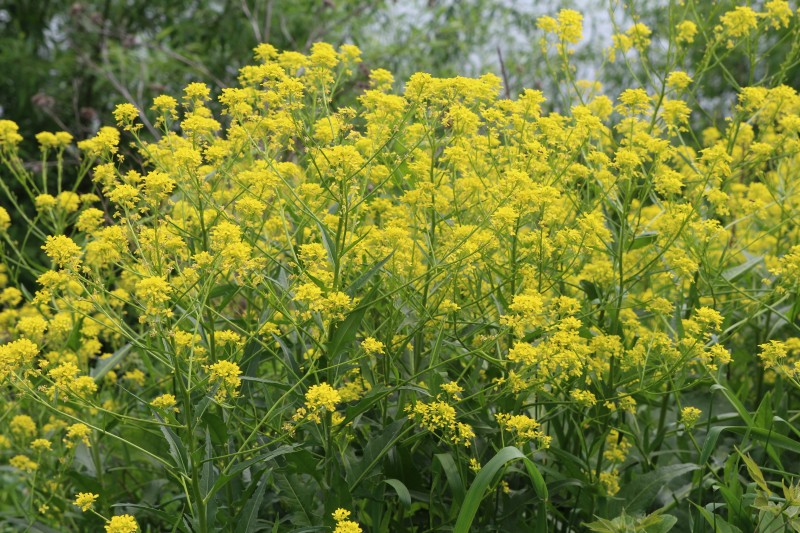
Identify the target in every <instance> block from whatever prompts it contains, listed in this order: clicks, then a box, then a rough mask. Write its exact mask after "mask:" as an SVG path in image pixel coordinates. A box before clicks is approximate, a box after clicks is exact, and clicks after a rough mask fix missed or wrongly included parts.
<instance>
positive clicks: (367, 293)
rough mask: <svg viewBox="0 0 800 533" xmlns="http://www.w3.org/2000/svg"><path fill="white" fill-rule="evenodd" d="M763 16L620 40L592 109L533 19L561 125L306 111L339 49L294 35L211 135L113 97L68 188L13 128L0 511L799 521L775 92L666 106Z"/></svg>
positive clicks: (5, 214) (485, 99)
mask: <svg viewBox="0 0 800 533" xmlns="http://www.w3.org/2000/svg"><path fill="white" fill-rule="evenodd" d="M687 4H689V5H690V6H691V3H690V2H687ZM786 9H788V4H786V2H782V1H780V0H777V1H776V0H773V1H771V2H768V3H767V4H766V6H765V7H764V10H763V11H762V12H756V11H754V10H752V9H751V8H746V7H739V8H737V9H735V10H733V11H730V12H727V13H724V14H723V15H722V16H721V17H719V18H718V19H713V20H695V21H693V22H692V21H688V20H687V22H682V23H678V22H680V21H678V20H675V22H676V24H675V26H674V27H675V32H674V33H672V34H671V35H670V36H669V37H670V40H669V42H670V47H669V53H668V55H667V57H668V59H669V61H668V65H669V67H668V68H667V70H665V71H664V72H656V71H654V70H652V69H649V65H648V63H647V62H646V60H644V57H645V54H646V53H647V50H648V47H649V46H652V42H653V39H654V38H655V37H654V36H652V35H651V33H650V30H649V28H647V27H646V26H644V25H642V24H638V25H636V26H634V27H633V29H631V30H627V31H626V32H625V33H624V34H619V35H617V38H616V40H615V42H616V43H617V48H618V49H617V50H616V52H615V53H617V54H626V56H625V57H626V60H627V61H629V62H632V63H633V62H636V61H641V66H642V68H644V69H645V71H646V72H647V74H648V75H647V78H646V80H647V82H646V83H645V84H643V86H641V87H631V88H628V89H626V90H625V91H623V92H622V93H621V94H619V95H617V97H616V98H615V100H612V99H611V98H609V97H608V96H606V95H604V94H602V88H601V87H600V86H599V84H597V83H594V82H584V81H580V80H577V79H575V72H574V70H573V67H572V65H571V64H570V56H571V51H572V47H573V46H574V45H575V44H576V43H578V42H579V41H580V40H581V35H582V18H581V15H580V14H579V13H578V12H576V11H571V10H562V11H561V12H560V13H559V14H558V15H557V16H556V17H554V18H550V17H544V18H542V19H540V21H539V27H540V29H541V30H542V32H543V37H542V39H543V40H542V43H541V45H542V46H543V47H544V50H545V52H546V53H547V54H548V55H549V57H550V58H551V61H552V63H551V64H552V65H553V66H554V70H553V72H554V75H558V76H561V77H562V78H561V79H562V84H561V89H562V91H563V93H562V96H564V97H565V98H566V99H567V101H569V102H571V108H570V109H569V112H568V113H567V112H565V113H561V114H559V113H555V112H551V113H546V112H544V111H543V109H542V105H543V104H544V102H545V101H546V99H545V96H544V95H543V94H542V93H541V92H539V91H535V90H530V89H528V90H525V91H523V92H522V94H520V95H519V96H518V97H517V98H514V99H503V98H501V97H500V93H501V81H500V79H499V78H498V77H496V76H494V75H491V74H489V75H485V76H483V77H481V78H478V79H469V78H461V77H456V78H450V79H438V78H434V77H432V76H430V75H428V74H424V73H418V74H414V75H413V76H411V77H410V79H409V80H408V81H407V82H406V84H405V88H404V90H403V92H402V93H396V92H394V91H393V89H392V87H393V78H392V75H391V74H390V73H389V72H388V71H386V70H380V69H377V70H373V71H372V72H371V75H370V85H369V88H368V89H366V90H364V91H362V92H361V93H360V94H358V95H357V98H355V99H353V102H355V103H354V104H353V105H352V106H351V107H343V106H336V105H334V104H333V103H332V102H336V101H338V100H336V96H337V93H338V91H339V90H340V89H341V88H342V87H348V89H347V90H349V91H352V90H354V89H352V88H350V87H349V86H348V85H347V82H348V80H349V79H350V78H351V77H352V76H353V72H354V70H355V68H356V66H357V65H358V63H359V60H360V51H359V50H358V49H357V48H356V47H354V46H342V47H341V48H339V49H338V50H336V49H334V48H333V47H332V46H330V45H327V44H324V43H316V44H314V45H313V46H312V47H311V51H310V53H309V54H308V55H303V54H300V53H297V52H278V51H277V50H276V49H275V48H274V47H272V46H270V45H267V44H264V45H260V46H259V47H257V48H256V50H255V53H256V59H257V62H256V64H254V65H250V66H246V67H244V68H243V69H242V70H241V71H240V75H239V86H238V87H235V88H229V89H225V90H224V91H222V94H221V96H220V97H219V103H220V104H221V106H222V108H223V112H222V116H218V117H216V118H215V117H214V114H213V113H212V111H211V110H210V109H209V107H208V105H209V98H210V89H209V87H208V86H206V85H204V84H202V83H191V84H189V85H188V86H187V87H186V88H185V90H184V92H183V94H182V95H180V96H179V97H172V96H168V95H162V96H159V97H157V98H155V99H154V100H153V103H152V107H151V108H150V109H137V108H136V107H135V106H134V105H132V104H130V103H125V104H121V105H119V106H117V108H116V110H115V112H114V116H115V119H116V120H117V126H118V128H113V127H104V128H101V129H100V130H99V132H98V134H97V135H96V136H95V137H93V138H91V139H88V140H84V141H81V142H79V143H78V145H77V147H78V148H79V149H80V150H81V152H82V154H83V157H82V159H81V161H82V162H81V164H80V167H79V168H78V169H77V171H72V170H69V171H65V167H64V154H65V151H66V150H68V149H72V148H71V147H69V148H68V146H69V145H70V142H71V139H69V138H68V136H67V135H65V134H63V133H62V134H48V133H43V134H40V135H39V136H37V139H38V141H39V143H40V145H41V147H42V160H43V164H42V165H41V171H40V172H32V171H31V170H30V168H29V166H27V165H25V164H23V162H22V160H21V159H20V157H19V153H18V146H19V143H20V142H21V140H22V139H21V137H20V136H19V134H18V133H17V126H16V124H14V123H12V122H10V121H0V159H2V162H3V163H4V165H5V166H6V168H7V170H8V171H9V172H10V173H11V174H13V176H14V177H15V178H16V179H17V181H18V183H19V184H20V187H21V188H22V190H24V191H25V194H26V195H27V196H28V198H27V199H26V200H27V201H29V202H31V203H32V204H33V205H35V206H36V211H35V213H28V212H27V211H26V209H25V208H23V207H22V206H23V204H22V203H21V201H22V200H23V199H20V198H18V197H16V196H15V195H14V193H13V191H12V190H11V189H10V188H9V185H8V184H7V183H6V182H3V185H2V187H3V190H4V191H5V193H6V196H7V199H8V200H9V203H8V206H9V207H8V209H2V210H0V228H1V229H2V237H3V239H4V240H3V248H2V250H1V251H2V259H3V265H4V271H3V279H2V281H3V286H4V287H5V288H4V289H3V290H2V292H0V303H2V305H3V310H2V312H0V335H2V337H3V341H4V342H3V344H2V345H0V380H2V381H1V383H2V395H3V399H4V402H3V410H2V412H1V414H0V420H3V421H4V422H5V424H4V425H3V430H2V431H1V432H0V458H1V460H2V461H3V464H4V466H3V467H2V470H0V479H2V486H3V487H4V489H3V490H2V491H0V513H2V514H0V516H2V520H3V521H4V522H5V524H6V525H7V527H9V528H11V529H21V528H30V529H31V530H38V531H49V530H52V529H56V530H76V531H81V530H94V529H99V528H100V527H102V525H103V524H105V528H106V530H107V531H111V532H132V531H135V530H136V529H137V528H141V530H143V531H162V530H177V531H187V532H188V531H199V532H206V531H211V530H220V529H222V530H231V531H261V530H273V531H279V530H297V531H324V530H329V529H332V528H333V529H334V531H336V532H338V533H345V532H356V531H361V530H362V529H365V530H370V531H433V530H444V529H447V530H449V529H451V528H452V529H453V530H454V531H457V532H466V531H472V530H476V531H498V530H501V531H507V530H514V529H517V530H522V531H528V530H536V531H549V530H558V531H568V530H579V529H582V528H586V527H588V528H590V529H592V530H594V531H630V530H635V531H667V530H669V529H670V528H671V527H673V526H674V525H676V524H681V526H680V529H681V530H688V529H690V528H694V529H701V528H705V527H707V528H717V527H719V528H723V527H724V526H722V525H720V524H724V525H727V529H725V530H730V531H736V530H740V531H753V530H756V529H758V530H764V531H772V530H778V529H779V528H781V527H794V524H796V516H795V515H796V514H797V510H798V508H799V507H798V497H797V492H798V491H797V488H796V487H797V483H796V481H795V480H794V476H793V474H792V472H796V471H797V467H798V461H797V454H798V453H800V445H799V444H798V443H797V436H798V435H799V434H800V432H798V430H797V428H796V427H795V424H794V420H795V418H796V416H797V412H796V409H794V407H793V405H794V404H793V401H794V400H795V399H796V395H797V390H796V387H795V386H796V385H797V384H798V373H799V372H800V366H798V364H797V361H798V359H797V356H798V351H800V339H799V338H798V336H797V330H798V328H799V326H798V321H797V314H798V310H799V309H800V304H798V303H797V302H798V301H800V300H798V298H797V292H798V283H800V247H799V246H800V244H799V242H798V241H799V238H800V232H799V231H798V225H797V219H798V218H797V217H798V216H800V190H798V185H797V184H798V179H797V171H796V168H797V167H795V166H794V165H795V164H796V163H797V159H798V148H800V144H799V143H798V131H800V96H798V95H797V93H796V91H795V90H794V89H791V88H790V87H787V86H784V85H779V84H777V83H775V84H770V85H759V84H757V83H755V82H754V83H753V84H752V86H751V87H747V88H743V89H741V90H740V91H739V97H738V102H737V103H735V104H734V105H733V106H732V108H731V110H730V116H729V119H728V120H727V121H726V124H725V127H724V128H723V129H722V130H717V129H708V130H704V131H702V132H696V131H694V130H693V129H692V113H693V110H696V109H698V108H699V104H697V102H696V101H694V100H692V98H691V94H692V90H693V89H692V86H693V83H694V82H693V78H694V79H700V78H702V76H703V75H704V72H705V71H704V70H702V69H707V68H712V66H711V65H712V63H713V62H714V59H713V58H716V57H719V56H721V55H724V54H727V53H729V52H730V50H735V49H737V47H748V50H752V51H755V52H754V54H755V55H754V56H753V57H754V58H756V59H757V58H758V57H759V54H762V53H764V54H766V53H769V49H768V48H766V49H765V48H762V47H761V46H760V43H762V39H769V37H770V35H771V32H774V31H786V27H790V30H789V31H791V32H793V34H796V26H795V20H794V14H793V13H792V12H791V11H786ZM689 12H691V11H689ZM790 24H791V26H790ZM695 30H696V31H695ZM701 34H702V35H704V36H706V38H707V41H708V42H707V45H706V54H707V57H709V58H711V59H709V61H708V62H705V63H703V62H701V63H700V64H699V68H700V70H696V69H695V68H693V65H692V64H685V63H684V61H685V59H686V48H685V46H684V45H685V44H687V43H688V42H689V41H690V40H691V39H692V38H694V36H695V35H701ZM769 81H770V82H775V81H776V80H775V79H774V78H772V77H771V78H770V79H769ZM143 116H148V117H150V120H151V121H152V123H153V124H154V125H155V126H156V127H158V128H159V129H160V136H159V138H157V139H155V140H152V141H149V140H147V139H146V138H144V137H142V136H141V131H142V122H141V119H142V117H143ZM128 143H132V150H131V152H130V154H128V155H126V156H123V155H122V147H123V146H125V145H126V144H128ZM69 168H72V167H69ZM54 174H55V175H54ZM85 179H90V180H91V182H92V183H93V184H94V187H95V192H94V193H91V194H79V193H77V192H76V191H78V190H79V186H80V183H81V182H82V181H83V180H85ZM9 211H10V212H9ZM11 224H14V225H16V229H17V230H18V231H17V232H16V233H15V235H21V237H18V238H12V237H11V234H9V233H8V229H9V228H10V226H11ZM32 243H33V244H32ZM32 246H35V248H40V249H41V251H42V252H43V255H42V254H37V253H31V252H30V250H31V247H32ZM27 277H32V278H35V279H36V285H35V286H30V284H28V283H26V282H24V280H25V279H27ZM787 385H788V386H787ZM773 391H774V393H773ZM746 480H751V481H752V482H750V481H746ZM781 486H783V488H781V489H779V488H778V487H781Z"/></svg>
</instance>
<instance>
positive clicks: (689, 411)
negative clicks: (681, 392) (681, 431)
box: [681, 407, 703, 428]
mask: <svg viewBox="0 0 800 533" xmlns="http://www.w3.org/2000/svg"><path fill="white" fill-rule="evenodd" d="M701 414H703V412H702V411H701V410H700V409H698V408H697V407H684V408H683V409H681V422H683V424H684V425H685V426H686V427H687V428H691V427H694V425H695V424H696V423H697V421H698V420H700V415H701Z"/></svg>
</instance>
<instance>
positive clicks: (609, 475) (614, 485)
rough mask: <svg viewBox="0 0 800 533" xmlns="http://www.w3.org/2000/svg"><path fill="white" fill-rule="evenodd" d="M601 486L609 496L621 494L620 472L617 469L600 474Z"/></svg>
mask: <svg viewBox="0 0 800 533" xmlns="http://www.w3.org/2000/svg"><path fill="white" fill-rule="evenodd" d="M600 484H601V485H602V486H603V488H604V489H605V492H606V495H607V496H614V495H615V494H616V493H618V492H619V488H620V487H619V471H618V470H617V469H616V468H615V469H613V470H612V471H611V472H600Z"/></svg>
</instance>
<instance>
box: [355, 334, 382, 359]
mask: <svg viewBox="0 0 800 533" xmlns="http://www.w3.org/2000/svg"><path fill="white" fill-rule="evenodd" d="M385 347H386V346H385V345H384V344H383V343H382V342H381V341H379V340H377V339H375V338H373V337H367V338H366V339H364V340H363V341H361V348H362V349H363V350H364V351H365V352H366V353H368V354H370V355H382V354H383V353H384V352H383V349H384V348H385Z"/></svg>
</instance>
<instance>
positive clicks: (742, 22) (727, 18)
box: [719, 6, 758, 46]
mask: <svg viewBox="0 0 800 533" xmlns="http://www.w3.org/2000/svg"><path fill="white" fill-rule="evenodd" d="M719 20H720V22H721V23H722V27H723V30H724V34H725V35H727V36H728V37H733V38H739V37H745V36H746V35H748V34H749V33H750V32H751V31H753V30H754V29H755V28H756V26H758V15H757V14H756V12H755V11H753V9H752V8H751V7H749V6H736V7H735V8H734V9H733V11H728V12H727V13H725V14H724V15H722V17H720V19H719ZM730 46H733V45H732V44H731V45H730Z"/></svg>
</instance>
